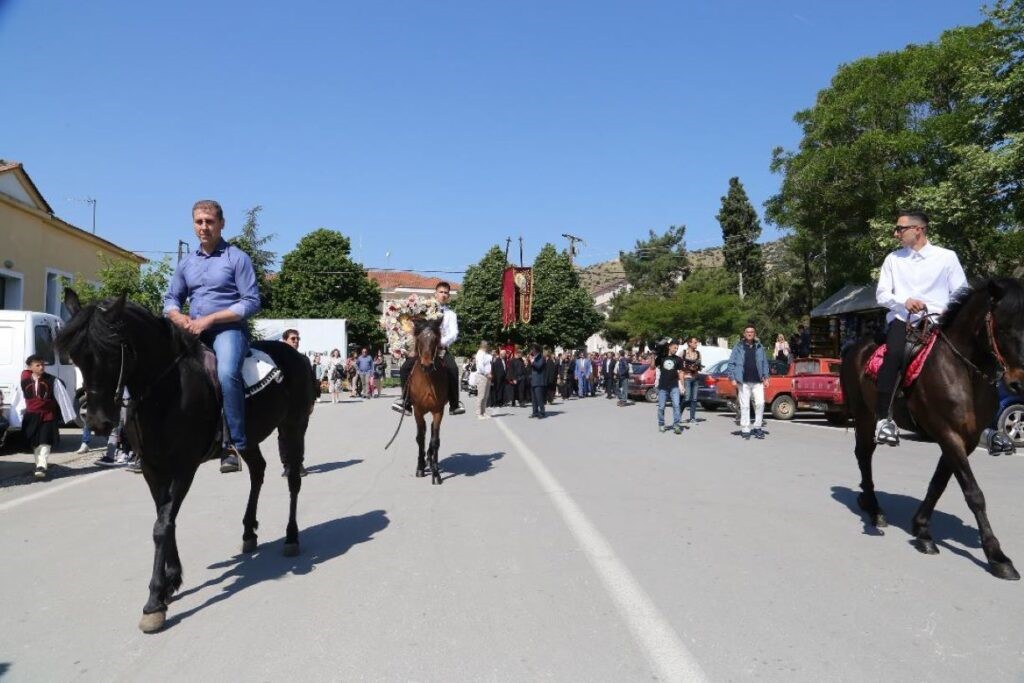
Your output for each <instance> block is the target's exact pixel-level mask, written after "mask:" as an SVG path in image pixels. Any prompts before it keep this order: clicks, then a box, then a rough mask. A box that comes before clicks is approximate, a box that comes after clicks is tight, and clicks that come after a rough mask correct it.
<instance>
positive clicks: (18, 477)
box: [0, 463, 108, 487]
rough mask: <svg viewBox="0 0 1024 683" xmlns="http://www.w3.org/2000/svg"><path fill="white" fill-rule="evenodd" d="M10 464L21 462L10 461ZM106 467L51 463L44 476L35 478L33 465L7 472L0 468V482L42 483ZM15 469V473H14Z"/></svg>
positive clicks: (24, 484)
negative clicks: (69, 465)
mask: <svg viewBox="0 0 1024 683" xmlns="http://www.w3.org/2000/svg"><path fill="white" fill-rule="evenodd" d="M11 464H12V465H14V464H18V465H23V463H11ZM105 469H108V468H106V467H99V466H97V465H89V466H88V467H66V466H64V465H57V464H54V463H51V464H50V466H49V467H47V468H46V478H45V479H36V478H35V476H34V474H33V473H34V471H35V467H34V466H33V465H31V464H27V465H24V466H23V467H19V468H18V469H17V470H13V469H12V471H11V472H10V473H7V472H6V471H5V470H3V469H0V482H2V486H4V487H8V486H27V485H29V484H43V483H46V482H48V481H53V480H54V479H67V478H68V477H77V476H80V475H83V474H92V473H94V472H100V471H102V470H105ZM15 471H17V474H15Z"/></svg>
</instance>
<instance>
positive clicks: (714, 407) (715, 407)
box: [700, 403, 718, 413]
mask: <svg viewBox="0 0 1024 683" xmlns="http://www.w3.org/2000/svg"><path fill="white" fill-rule="evenodd" d="M700 407H701V408H703V409H704V410H706V411H708V412H709V413H713V412H715V411H716V410H718V405H717V404H715V403H701V404H700Z"/></svg>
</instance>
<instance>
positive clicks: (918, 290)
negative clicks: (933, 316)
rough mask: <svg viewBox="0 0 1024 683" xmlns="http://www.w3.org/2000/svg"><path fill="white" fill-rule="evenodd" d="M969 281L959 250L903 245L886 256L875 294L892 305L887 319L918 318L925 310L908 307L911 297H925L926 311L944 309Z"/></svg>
mask: <svg viewBox="0 0 1024 683" xmlns="http://www.w3.org/2000/svg"><path fill="white" fill-rule="evenodd" d="M966 284H967V276H966V275H964V269H963V267H962V266H961V265H960V259H958V258H957V256H956V253H955V252H953V251H951V250H949V249H943V248H942V247H937V246H935V245H934V244H931V243H928V244H926V245H924V246H923V247H921V248H920V249H918V250H916V251H915V250H914V249H911V248H909V247H902V248H900V249H897V250H896V251H894V252H892V253H891V254H889V255H888V256H886V257H885V262H884V263H882V271H881V273H879V276H878V289H877V290H875V298H876V299H877V301H878V305H879V306H884V307H885V308H888V309H889V313H888V314H887V315H886V316H885V320H886V322H892V321H893V320H901V321H903V322H907V321H908V318H910V322H915V321H917V320H918V319H920V318H921V314H914V315H911V314H910V313H909V312H908V311H907V307H906V305H905V304H906V302H907V299H919V300H921V301H923V302H924V303H925V304H926V305H927V306H928V310H927V311H926V313H942V312H943V311H945V310H946V307H947V306H948V305H949V300H950V298H951V297H952V296H953V294H954V293H955V292H956V291H957V290H958V289H960V288H961V287H964V286H965V285H966Z"/></svg>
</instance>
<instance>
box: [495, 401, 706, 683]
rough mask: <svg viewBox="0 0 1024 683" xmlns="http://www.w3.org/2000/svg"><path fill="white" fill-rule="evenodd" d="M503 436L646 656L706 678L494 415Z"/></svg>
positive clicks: (664, 673)
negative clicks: (549, 504)
mask: <svg viewBox="0 0 1024 683" xmlns="http://www.w3.org/2000/svg"><path fill="white" fill-rule="evenodd" d="M494 424H496V425H498V429H500V430H501V431H502V432H503V433H504V434H505V437H506V438H507V439H508V440H509V441H510V442H511V443H512V445H513V446H514V447H515V448H516V450H517V451H518V452H519V455H520V456H521V457H522V459H523V462H525V463H526V466H527V467H529V468H530V471H531V472H532V473H533V476H534V477H536V478H537V481H538V482H540V485H541V488H543V489H544V492H545V493H547V494H548V496H549V497H550V498H551V501H552V502H553V503H554V504H555V508H556V509H557V510H558V512H559V514H560V515H561V516H562V519H563V521H564V522H565V524H566V526H568V527H569V530H570V531H572V534H573V536H575V537H576V540H577V541H578V542H579V544H580V546H581V548H582V549H583V552H584V553H585V554H586V556H587V559H588V560H589V561H590V564H591V566H592V567H593V568H594V571H595V572H596V573H597V575H598V577H599V578H600V579H601V582H602V583H603V584H604V587H605V590H607V591H608V594H609V595H610V596H611V598H612V601H613V602H614V603H615V606H616V607H617V608H618V610H619V613H620V614H621V615H622V618H623V619H624V620H625V622H626V625H627V626H628V627H629V630H630V631H631V632H632V633H633V637H634V638H636V641H637V644H638V645H639V646H640V649H641V650H643V653H644V654H645V655H646V656H647V659H648V661H649V662H650V664H651V666H652V667H653V668H654V671H655V672H656V673H657V674H658V677H659V679H660V680H663V681H706V680H707V676H706V675H705V674H704V671H703V670H702V669H701V667H700V664H698V663H697V660H696V659H695V658H694V656H693V655H692V654H691V653H690V651H689V649H687V647H686V645H684V644H683V642H682V640H680V638H679V635H678V634H677V633H676V632H675V630H674V629H673V628H672V626H671V624H669V623H668V621H667V620H666V619H665V617H663V616H662V614H661V612H660V611H658V608H657V607H656V606H655V605H654V602H653V601H652V600H651V598H650V597H649V596H648V595H647V593H646V592H645V591H644V589H643V588H642V587H641V586H640V584H639V583H638V582H637V580H636V579H635V578H633V575H632V574H631V573H630V571H629V569H628V568H627V567H626V565H625V564H623V563H622V561H621V560H619V558H618V556H616V554H615V551H614V550H612V547H611V545H610V544H609V543H608V541H606V540H605V538H604V536H602V535H601V532H599V531H598V530H597V528H596V527H595V526H594V525H593V524H592V523H591V522H590V520H589V519H587V517H586V515H585V514H583V510H581V509H580V507H579V506H578V505H576V503H575V501H573V499H572V497H571V496H570V495H569V493H568V492H567V491H566V490H565V489H564V488H563V487H562V485H561V484H559V483H558V480H557V479H555V477H554V475H553V474H551V472H550V470H548V468H547V467H546V466H545V465H544V463H543V462H542V461H541V460H540V458H538V457H537V456H536V455H535V454H534V453H533V451H531V450H530V449H529V447H527V446H526V444H524V443H523V442H522V440H520V439H519V437H518V436H516V434H515V433H514V432H513V431H512V430H511V429H509V428H508V427H507V426H506V425H505V424H504V423H503V422H501V421H497V420H496V421H495V423H494Z"/></svg>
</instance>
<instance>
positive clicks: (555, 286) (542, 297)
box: [519, 244, 603, 348]
mask: <svg viewBox="0 0 1024 683" xmlns="http://www.w3.org/2000/svg"><path fill="white" fill-rule="evenodd" d="M532 309H533V312H532V316H531V319H530V323H529V325H524V326H522V329H520V330H519V334H520V337H521V339H522V341H529V342H536V343H538V344H543V345H545V346H551V347H555V346H562V347H565V348H575V347H579V346H582V345H583V344H584V343H585V342H586V340H587V338H588V337H589V336H590V335H592V334H594V333H595V332H597V331H598V330H599V329H601V323H602V321H603V316H602V315H601V314H600V313H598V311H597V309H595V308H594V300H593V299H592V298H591V296H590V294H588V293H587V291H586V290H585V289H584V288H583V286H582V284H581V283H580V274H579V271H578V270H576V269H575V268H574V267H573V264H572V260H571V259H570V258H569V255H568V254H567V253H566V252H564V251H563V252H560V251H558V250H557V249H556V248H555V246H554V245H553V244H545V245H544V246H543V247H542V248H541V250H540V252H539V253H538V254H537V258H535V259H534V261H533V306H532Z"/></svg>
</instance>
